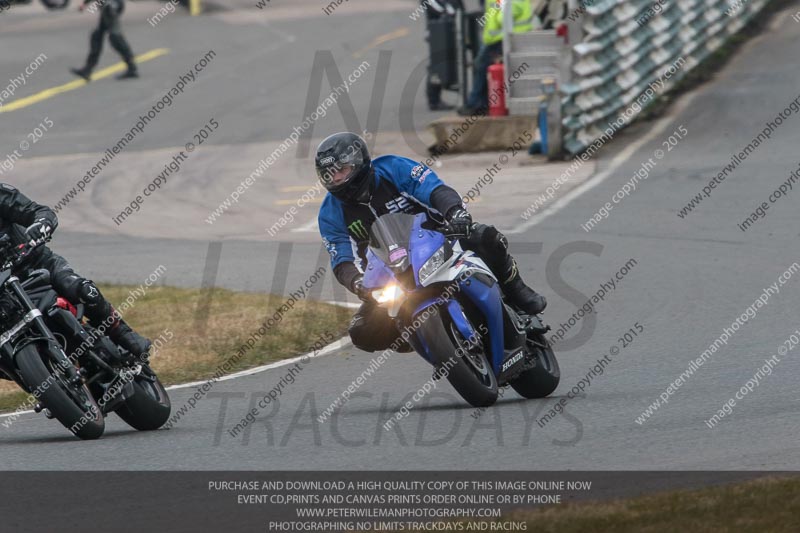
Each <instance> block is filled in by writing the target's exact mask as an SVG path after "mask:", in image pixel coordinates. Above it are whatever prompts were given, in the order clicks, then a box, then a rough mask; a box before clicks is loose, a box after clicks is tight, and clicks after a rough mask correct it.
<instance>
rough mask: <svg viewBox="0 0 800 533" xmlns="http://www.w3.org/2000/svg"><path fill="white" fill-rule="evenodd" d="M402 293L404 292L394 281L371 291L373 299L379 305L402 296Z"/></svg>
mask: <svg viewBox="0 0 800 533" xmlns="http://www.w3.org/2000/svg"><path fill="white" fill-rule="evenodd" d="M404 294H405V293H404V292H403V289H401V288H400V286H399V285H396V284H394V283H391V284H389V285H387V286H385V287H384V288H382V289H379V290H377V291H372V297H373V298H375V301H376V302H378V303H379V304H381V305H383V304H388V303H391V302H394V301H396V300H399V299H401V298H403V296H404Z"/></svg>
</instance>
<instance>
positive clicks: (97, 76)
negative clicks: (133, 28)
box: [0, 48, 169, 113]
mask: <svg viewBox="0 0 800 533" xmlns="http://www.w3.org/2000/svg"><path fill="white" fill-rule="evenodd" d="M167 53H169V49H168V48H156V49H155V50H150V51H149V52H145V53H144V54H142V55H138V56H136V57H134V60H135V61H136V63H144V62H145V61H150V60H151V59H155V58H157V57H160V56H163V55H165V54H167ZM126 68H128V67H127V65H126V64H125V63H123V62H122V61H120V62H119V63H114V64H113V65H111V66H110V67H106V68H104V69H100V70H98V71H97V72H95V73H94V74H92V81H97V80H101V79H103V78H107V77H109V76H111V75H113V74H117V73H118V72H122V71H123V70H125V69H126ZM88 83H89V82H87V81H86V80H84V79H82V78H78V79H77V80H73V81H71V82H69V83H65V84H64V85H59V86H58V87H52V88H50V89H45V90H44V91H40V92H38V93H36V94H32V95H30V96H26V97H25V98H20V99H18V100H13V101H11V102H9V103H7V104H6V105H4V106H3V107H0V113H7V112H9V111H16V110H17V109H22V108H23V107H28V106H31V105H33V104H38V103H39V102H41V101H44V100H47V99H48V98H52V97H54V96H56V95H58V94H61V93H65V92H68V91H74V90H75V89H79V88H81V87H83V86H84V85H87V84H88Z"/></svg>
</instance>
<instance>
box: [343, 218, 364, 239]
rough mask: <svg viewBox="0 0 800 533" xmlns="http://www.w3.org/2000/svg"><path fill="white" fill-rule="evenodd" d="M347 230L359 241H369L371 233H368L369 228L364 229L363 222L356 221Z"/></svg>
mask: <svg viewBox="0 0 800 533" xmlns="http://www.w3.org/2000/svg"><path fill="white" fill-rule="evenodd" d="M347 229H349V230H350V233H352V234H353V235H354V236H355V237H356V238H357V239H369V233H367V228H366V227H364V221H363V220H360V219H359V220H356V221H355V222H353V223H352V224H350V225H349V226H347Z"/></svg>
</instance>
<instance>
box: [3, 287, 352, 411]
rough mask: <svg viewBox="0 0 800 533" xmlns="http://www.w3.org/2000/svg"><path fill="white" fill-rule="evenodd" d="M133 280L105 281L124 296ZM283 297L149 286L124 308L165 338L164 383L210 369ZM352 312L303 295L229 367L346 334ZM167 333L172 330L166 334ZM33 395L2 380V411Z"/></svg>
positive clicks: (157, 360)
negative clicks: (204, 312)
mask: <svg viewBox="0 0 800 533" xmlns="http://www.w3.org/2000/svg"><path fill="white" fill-rule="evenodd" d="M134 288H135V287H132V286H120V285H114V286H108V285H106V286H101V290H102V291H103V294H104V295H105V296H106V298H107V299H108V300H109V301H110V302H112V303H115V302H122V301H124V300H125V299H126V298H128V296H129V294H130V293H131V291H132V290H133V289H134ZM285 301H286V298H284V297H277V296H270V295H268V294H253V293H241V292H234V291H229V290H224V289H214V290H213V291H212V292H211V293H207V292H201V290H199V289H178V288H174V287H151V288H150V289H149V290H148V292H147V294H146V295H145V296H144V297H141V298H139V299H138V300H137V301H136V303H135V304H134V305H133V307H131V308H130V309H129V310H128V311H127V312H126V313H125V320H126V321H127V322H128V323H129V324H131V326H132V327H134V328H135V329H136V330H137V331H139V332H140V333H142V334H143V335H146V336H148V337H149V338H151V339H153V340H155V339H158V338H159V337H161V338H162V339H163V340H165V341H166V342H165V344H164V346H163V347H162V348H161V349H160V350H159V351H158V352H157V353H156V354H155V355H154V356H153V357H152V359H151V363H152V366H153V368H154V369H155V370H156V372H158V375H159V377H160V378H161V380H162V381H163V382H164V384H166V385H170V384H174V383H185V382H188V381H195V380H200V379H204V378H208V377H210V376H212V375H213V374H214V373H215V372H216V371H217V368H218V367H219V366H220V365H222V364H223V363H225V362H226V361H228V360H229V359H230V358H231V356H233V355H234V354H236V353H237V352H238V351H239V348H240V347H241V346H242V345H243V344H244V343H246V342H247V341H248V339H249V338H251V335H253V333H254V332H256V331H258V329H259V328H260V327H261V325H262V324H263V323H264V322H265V320H266V319H267V318H268V316H269V317H272V316H273V315H274V313H275V311H276V310H277V309H278V308H279V307H280V306H281V305H283V304H284V302H285ZM206 304H207V305H208V313H207V315H206V316H207V319H205V320H203V319H201V318H198V314H199V313H198V312H197V310H198V309H202V308H205V306H206ZM351 314H352V312H351V311H350V310H348V309H345V308H342V307H337V306H333V305H329V304H325V303H320V302H313V301H300V302H298V303H297V304H295V305H294V308H293V309H291V310H289V311H288V312H286V313H285V314H284V315H283V318H282V319H281V320H280V322H279V323H278V324H277V325H275V326H273V327H272V328H270V329H268V330H267V332H266V334H264V335H263V336H261V337H259V338H257V339H256V341H255V344H254V346H253V347H252V349H250V350H249V351H247V352H246V354H245V355H244V356H243V357H242V358H241V359H240V360H238V361H237V362H236V364H235V365H233V368H232V369H231V372H236V371H238V370H244V369H247V368H252V367H254V366H258V365H262V364H265V363H269V362H272V361H278V360H281V359H286V358H289V357H293V356H296V355H299V354H302V353H306V352H310V351H313V350H314V347H315V345H317V346H319V345H324V344H329V343H330V341H331V340H334V339H339V338H340V337H341V336H343V335H344V334H345V332H346V329H347V323H348V321H349V319H350V315H351ZM168 332H171V333H172V335H169V333H168ZM168 337H171V338H170V339H169V340H167V339H168ZM318 343H319V344H318ZM27 397H28V395H27V394H25V393H24V392H22V391H20V389H19V387H18V386H17V385H16V384H15V383H12V382H9V381H0V411H13V410H14V409H16V408H17V407H18V406H20V405H21V404H22V403H23V402H25V400H26V398H27Z"/></svg>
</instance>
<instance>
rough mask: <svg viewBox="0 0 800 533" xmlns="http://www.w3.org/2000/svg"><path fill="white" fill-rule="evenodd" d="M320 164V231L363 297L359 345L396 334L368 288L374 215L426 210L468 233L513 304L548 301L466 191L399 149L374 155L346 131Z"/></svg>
mask: <svg viewBox="0 0 800 533" xmlns="http://www.w3.org/2000/svg"><path fill="white" fill-rule="evenodd" d="M315 163H316V169H317V176H318V178H319V180H320V181H321V182H322V184H323V186H324V187H325V188H326V189H327V190H328V194H327V195H326V196H325V199H324V200H323V202H322V207H320V211H319V230H320V233H321V235H322V240H323V242H324V243H325V246H326V247H327V249H328V253H329V254H330V257H331V267H332V268H333V272H334V275H335V277H336V279H337V280H338V281H339V283H341V284H342V285H344V286H345V287H346V288H347V289H349V290H350V291H351V292H352V293H354V294H355V295H357V296H358V297H359V298H360V299H361V300H362V302H363V303H362V305H361V307H360V308H359V310H358V312H357V313H356V314H355V316H353V319H352V321H351V323H350V327H349V333H350V338H351V339H352V341H353V344H354V345H355V346H356V347H357V348H360V349H362V350H366V351H370V352H372V351H379V350H384V349H386V348H388V347H389V346H390V345H392V343H393V342H394V341H395V340H397V339H398V338H399V331H398V330H397V327H396V326H395V323H394V321H393V320H392V319H391V318H390V317H389V315H388V313H387V311H386V309H384V308H381V307H379V306H378V305H377V304H376V303H375V301H374V300H372V299H371V298H370V296H369V294H368V292H369V291H367V290H366V289H365V288H364V286H363V277H364V275H363V268H364V267H365V266H366V263H367V262H366V251H367V247H368V244H369V228H370V226H371V225H372V223H373V222H374V221H375V219H376V217H378V216H382V215H385V214H387V213H409V214H417V213H422V212H426V213H427V214H428V216H429V217H430V218H432V219H433V220H435V221H438V222H441V223H442V224H446V225H447V226H448V227H449V231H451V232H452V233H454V234H457V235H465V237H463V238H461V239H460V243H461V246H462V247H463V248H464V249H468V250H472V251H473V252H475V253H476V254H477V255H478V256H479V257H481V259H483V260H484V262H485V263H486V265H487V266H488V267H489V268H490V269H491V270H492V272H493V273H494V274H495V275H496V276H497V279H498V280H499V281H500V286H501V288H502V289H503V293H504V294H505V297H506V300H507V301H508V302H509V303H511V304H512V305H515V306H516V307H518V308H519V309H521V310H522V311H524V312H526V313H529V314H538V313H541V312H542V311H543V310H544V308H545V307H546V306H547V301H546V300H545V298H544V296H542V295H540V294H537V293H536V292H535V291H533V289H531V288H530V287H528V286H527V285H526V284H525V282H524V281H523V280H522V277H521V276H520V273H519V269H518V268H517V263H516V261H515V260H514V258H513V257H511V255H510V254H509V252H508V241H507V240H506V238H505V236H504V235H503V234H502V233H500V232H499V231H497V229H495V228H494V226H488V225H485V224H479V223H473V221H472V217H471V216H470V214H469V213H468V212H467V210H466V209H465V206H464V203H463V202H462V200H461V196H460V195H459V194H458V193H457V192H456V191H455V190H454V189H452V188H451V187H449V186H447V185H445V184H444V182H442V180H441V179H439V177H438V176H437V175H436V174H435V173H434V172H433V170H431V169H430V168H428V167H426V166H424V165H421V164H419V163H417V162H416V161H413V160H411V159H407V158H405V157H400V156H395V155H385V156H381V157H378V158H376V159H375V160H372V159H371V157H370V154H369V150H368V148H367V144H366V141H364V139H362V138H361V137H359V136H358V135H356V134H354V133H347V132H342V133H336V134H334V135H331V136H330V137H328V138H326V139H325V140H323V141H322V143H320V145H319V147H318V148H317V153H316V159H315ZM357 262H358V263H359V264H360V266H361V268H359V266H357V265H356V263H357Z"/></svg>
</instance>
